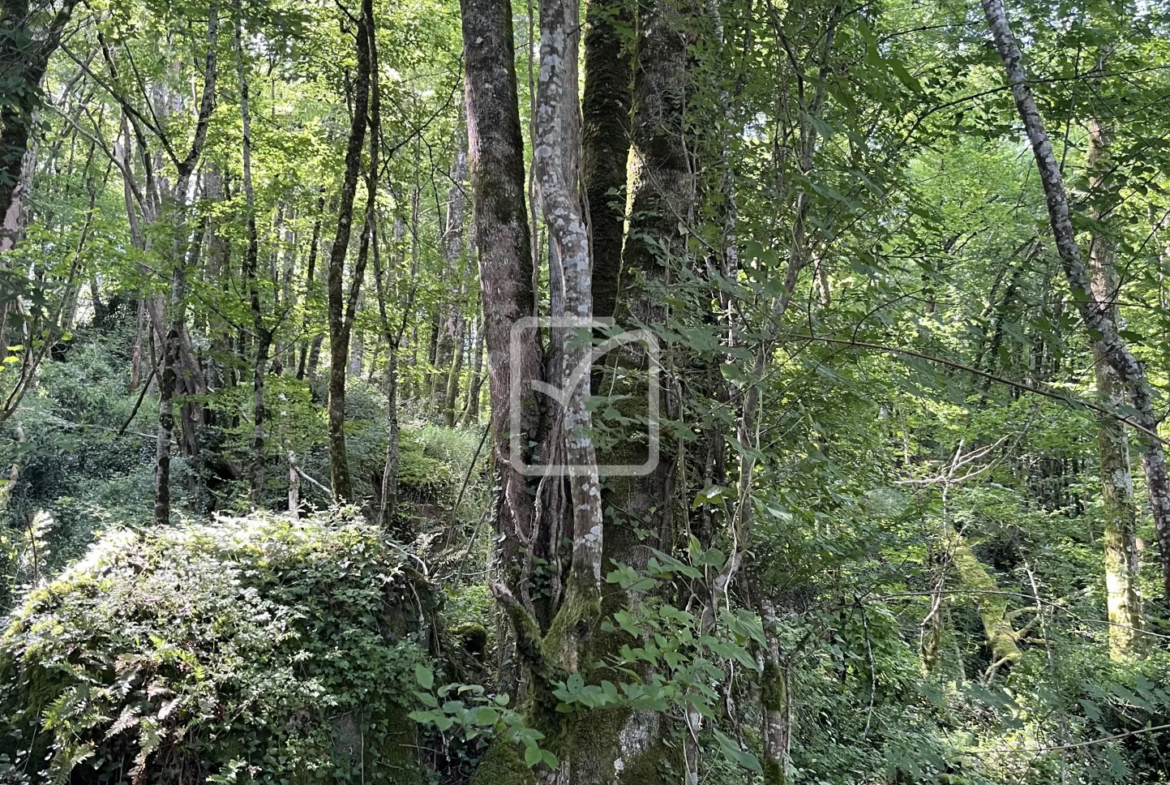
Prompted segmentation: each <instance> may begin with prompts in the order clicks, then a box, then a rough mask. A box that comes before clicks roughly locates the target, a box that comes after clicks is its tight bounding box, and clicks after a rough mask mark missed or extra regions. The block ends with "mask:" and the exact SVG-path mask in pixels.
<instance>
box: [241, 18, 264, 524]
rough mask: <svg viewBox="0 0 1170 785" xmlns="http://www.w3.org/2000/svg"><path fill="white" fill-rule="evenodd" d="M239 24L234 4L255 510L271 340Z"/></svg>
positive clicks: (259, 499)
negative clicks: (250, 342) (249, 325)
mask: <svg viewBox="0 0 1170 785" xmlns="http://www.w3.org/2000/svg"><path fill="white" fill-rule="evenodd" d="M242 24H243V22H242V19H241V12H240V7H239V4H238V3H237V5H236V25H235V50H236V74H237V76H238V77H239V84H240V120H241V122H242V125H243V162H244V202H245V205H246V209H247V216H246V219H245V227H246V234H247V239H248V246H247V249H246V250H245V252H244V280H245V281H246V282H247V285H248V306H249V310H250V311H251V314H252V332H253V334H254V337H255V359H254V360H253V362H252V462H251V463H252V465H251V472H250V490H249V494H248V498H249V502H250V504H251V506H252V509H253V510H257V509H260V507H261V506H262V505H263V503H264V479H265V478H264V458H265V454H264V450H265V443H264V442H265V431H264V428H265V419H266V417H267V414H268V413H267V410H266V409H265V406H264V386H265V385H264V381H265V379H264V377H265V374H266V373H267V366H268V349H269V346H270V345H271V343H272V331H271V330H269V329H268V327H267V325H266V324H265V323H264V311H263V307H262V304H261V302H260V284H259V282H258V281H257V274H258V270H257V267H258V266H259V252H260V249H259V243H258V240H257V238H256V196H255V193H254V192H253V189H252V115H251V111H250V109H249V106H248V77H247V74H246V73H245V72H244V47H243V41H242V39H243V31H242V29H241V28H242Z"/></svg>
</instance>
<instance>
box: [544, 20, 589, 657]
mask: <svg viewBox="0 0 1170 785" xmlns="http://www.w3.org/2000/svg"><path fill="white" fill-rule="evenodd" d="M578 16H579V10H578V4H577V2H576V0H541V3H540V21H541V36H540V61H541V68H540V79H539V82H538V87H537V101H536V150H535V153H534V166H535V169H536V173H537V179H538V181H539V183H540V195H541V202H542V207H543V211H544V219H545V223H546V225H547V226H548V229H549V235H550V237H551V238H552V241H553V247H554V252H553V254H552V259H550V263H551V264H552V265H553V266H555V267H556V268H557V269H558V271H559V275H558V276H555V277H554V280H555V279H557V278H559V280H560V282H561V285H562V286H563V296H562V298H560V299H561V300H562V301H563V303H564V306H563V310H562V311H561V312H560V313H557V312H556V311H554V312H553V317H554V318H560V319H563V320H565V327H570V326H572V327H574V328H575V330H576V332H577V333H578V335H577V336H576V337H577V340H566V341H565V342H564V360H563V364H562V368H563V370H564V377H563V378H562V379H558V380H557V381H558V382H559V383H560V387H561V389H562V390H564V391H565V392H566V393H567V394H568V396H567V399H566V400H565V401H564V411H563V412H562V416H563V417H564V426H563V432H564V437H565V448H564V454H565V456H566V458H567V459H568V465H569V467H570V471H569V476H570V486H571V489H572V494H573V515H572V519H573V554H572V563H571V566H570V571H569V586H568V594H567V595H566V597H565V600H564V602H563V603H562V606H561V610H560V611H558V613H557V617H558V618H557V620H556V621H554V627H556V625H557V624H558V623H560V622H561V620H560V618H559V617H560V616H561V615H562V613H563V612H569V613H576V614H580V615H581V618H580V619H572V620H570V621H571V623H572V624H573V625H575V626H578V627H579V625H580V624H582V623H589V624H596V622H597V621H598V620H599V619H598V618H595V617H594V616H591V615H589V614H590V613H593V614H595V615H596V616H599V615H600V602H601V561H602V555H601V547H602V518H601V487H600V483H599V481H598V476H597V455H596V450H595V448H594V445H593V419H592V415H591V414H590V412H589V409H588V406H587V403H588V399H589V365H590V357H591V354H592V344H591V342H590V341H589V340H588V335H589V332H590V330H591V327H592V322H593V278H592V269H591V264H590V255H589V228H588V226H587V225H586V223H585V212H584V209H583V207H582V205H581V200H580V196H579V188H578V172H579V161H580V145H581V138H580V124H581V120H580V113H579V108H578V104H577V95H578V93H577V35H578V33H577V31H578V30H579V28H580V24H579V22H578ZM559 326H560V325H554V327H559ZM582 333H583V335H582ZM574 595H575V596H574ZM590 608H592V609H593V610H592V611H590V610H589V609H590ZM572 638H573V636H570V635H565V636H564V640H563V641H561V644H562V646H564V649H563V650H562V651H561V652H559V653H557V652H548V653H550V654H552V655H553V656H555V657H559V658H560V661H561V662H562V663H563V664H564V665H565V667H566V669H567V670H570V671H572V670H576V669H577V666H578V664H580V665H581V666H584V665H585V663H583V662H581V663H578V653H577V650H576V641H575V640H571V639H572Z"/></svg>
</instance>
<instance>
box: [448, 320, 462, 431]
mask: <svg viewBox="0 0 1170 785" xmlns="http://www.w3.org/2000/svg"><path fill="white" fill-rule="evenodd" d="M459 321H460V322H461V323H462V322H463V318H462V316H460V319H459ZM466 332H467V331H466V324H461V327H460V334H459V340H457V341H456V342H455V351H454V352H453V356H452V357H451V369H450V370H449V371H448V372H447V384H446V389H445V390H444V395H443V421H444V422H445V423H446V425H447V427H448V428H454V427H455V401H456V400H457V399H458V398H459V375H460V374H461V373H463V355H464V354H465V353H466V349H465V344H466V343H467V334H466Z"/></svg>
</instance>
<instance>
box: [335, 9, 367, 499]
mask: <svg viewBox="0 0 1170 785" xmlns="http://www.w3.org/2000/svg"><path fill="white" fill-rule="evenodd" d="M368 2H369V0H363V4H362V6H363V12H362V18H361V19H360V20H359V22H358V29H357V62H358V69H357V78H356V79H355V81H354V106H353V122H352V123H351V125H350V130H349V143H348V145H347V148H346V153H345V179H344V180H343V181H342V186H341V199H340V204H339V205H338V218H337V235H336V236H335V237H334V238H333V248H332V250H331V252H330V255H329V285H328V290H329V405H328V408H329V481H330V488H331V489H332V491H333V497H334V498H335V499H337V500H338V501H339V502H343V501H353V483H352V481H351V479H350V476H349V456H348V455H347V453H346V449H345V372H346V366H347V363H348V361H349V334H350V329H351V328H352V326H353V314H354V312H355V310H356V307H357V297H356V292H357V291H360V288H361V278H362V273H364V270H358V269H356V268H357V265H355V269H354V272H353V276H354V278H353V282H352V284H351V287H350V294H351V296H350V297H348V298H347V297H346V296H345V289H344V278H345V257H346V252H347V250H348V249H349V237H350V230H351V228H352V224H353V200H354V195H355V194H356V192H357V183H358V176H359V171H360V169H361V164H362V146H363V144H364V142H365V134H366V119H367V117H366V114H367V110H368V107H369V99H370V70H371V69H370V51H371V43H372V39H373V36H372V32H373V30H372V29H371V28H370V26H369V24H368V19H367V15H366V13H365V10H364V9H365V5H366V4H367V3H368ZM370 16H371V17H372V13H371V14H370Z"/></svg>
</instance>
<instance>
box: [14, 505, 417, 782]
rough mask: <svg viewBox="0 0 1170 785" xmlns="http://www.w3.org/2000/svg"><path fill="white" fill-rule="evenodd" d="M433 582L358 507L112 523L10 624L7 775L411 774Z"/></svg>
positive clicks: (346, 777) (190, 778)
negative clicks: (187, 521)
mask: <svg viewBox="0 0 1170 785" xmlns="http://www.w3.org/2000/svg"><path fill="white" fill-rule="evenodd" d="M422 589H423V587H421V586H419V585H416V582H415V578H414V577H413V576H412V574H410V573H409V572H408V570H407V567H406V565H405V564H404V559H403V557H402V556H401V551H400V550H399V549H397V548H395V547H392V545H391V544H390V543H389V542H387V541H386V540H384V539H383V537H382V536H381V535H380V534H379V532H378V531H377V530H376V529H375V528H373V527H371V526H368V525H366V524H364V523H361V522H358V520H356V519H355V518H354V517H353V516H352V514H351V513H349V512H344V513H339V512H336V511H335V512H334V513H332V514H330V515H321V516H317V517H313V518H311V519H307V520H301V521H293V520H289V519H286V518H280V517H275V516H270V515H257V516H252V517H249V518H241V519H227V518H223V519H220V520H218V521H217V522H216V523H214V524H211V525H201V526H195V525H191V526H182V527H175V528H168V529H162V530H156V531H150V532H138V531H133V530H129V529H115V530H113V531H110V532H108V533H107V534H106V535H105V536H104V537H102V538H101V539H100V540H99V541H98V542H97V543H96V544H95V545H94V546H93V547H92V548H91V549H90V552H89V554H88V555H87V556H86V557H85V558H84V559H83V560H82V561H81V562H79V563H77V564H76V565H74V566H73V567H71V568H70V569H69V570H67V571H66V572H65V573H64V574H63V575H62V576H61V577H60V578H59V579H57V580H56V581H54V582H53V583H51V584H50V585H49V586H47V587H46V588H44V589H40V590H37V591H35V592H33V593H32V594H30V595H29V596H28V597H27V599H26V600H25V602H24V605H23V607H22V608H21V609H20V610H19V611H18V612H17V614H16V615H15V617H14V619H13V621H12V622H11V624H10V626H9V628H8V630H7V632H6V633H5V634H4V636H3V638H2V639H0V718H2V719H0V779H3V780H8V781H17V782H36V783H40V782H54V783H61V782H65V781H70V782H75V783H77V782H95V783H96V782H102V783H111V785H112V784H113V783H119V782H134V783H144V782H150V783H180V784H183V783H196V782H198V783H203V782H207V781H211V782H217V783H227V782H235V781H246V780H256V781H260V782H268V783H289V782H296V783H298V784H299V783H315V782H347V781H350V780H354V781H358V780H360V781H363V782H393V783H410V782H414V781H417V780H418V779H419V777H420V776H421V775H420V769H419V768H418V766H417V765H416V761H415V756H414V748H415V729H414V726H413V724H412V723H411V722H410V720H409V719H408V718H407V711H408V709H405V708H403V706H409V705H411V704H412V702H413V698H410V697H408V696H410V695H411V694H412V692H411V691H412V690H413V688H414V676H413V674H414V667H415V665H416V664H419V663H421V662H423V661H424V659H425V652H424V651H423V648H422V647H421V646H420V645H419V643H418V641H419V640H420V639H421V638H422V636H423V633H422V631H420V630H418V628H417V627H418V620H419V619H420V618H421V617H423V616H424V615H425V614H426V613H427V612H428V611H429V609H427V608H420V607H419V605H420V604H422V603H423V602H424V601H425V598H426V597H427V596H428V595H427V594H426V592H425V591H423V590H422ZM420 598H422V599H420Z"/></svg>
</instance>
